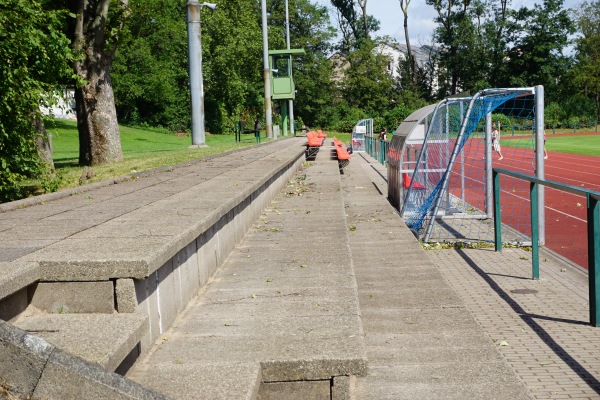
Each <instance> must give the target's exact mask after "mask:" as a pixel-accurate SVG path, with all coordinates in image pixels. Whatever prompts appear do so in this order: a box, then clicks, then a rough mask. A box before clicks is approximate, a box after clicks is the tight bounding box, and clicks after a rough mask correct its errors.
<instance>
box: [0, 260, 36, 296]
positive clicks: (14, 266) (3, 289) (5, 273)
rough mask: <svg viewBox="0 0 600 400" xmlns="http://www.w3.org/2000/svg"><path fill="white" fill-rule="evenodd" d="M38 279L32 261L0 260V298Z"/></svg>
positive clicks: (34, 264)
mask: <svg viewBox="0 0 600 400" xmlns="http://www.w3.org/2000/svg"><path fill="white" fill-rule="evenodd" d="M38 279H39V265H38V264H37V263H34V262H22V263H21V262H0V300H2V299H4V298H6V297H8V296H10V295H12V294H14V293H16V292H18V291H19V290H21V289H23V288H26V287H27V286H29V285H31V284H32V283H34V282H35V281H37V280H38Z"/></svg>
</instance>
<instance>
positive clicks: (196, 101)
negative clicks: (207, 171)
mask: <svg viewBox="0 0 600 400" xmlns="http://www.w3.org/2000/svg"><path fill="white" fill-rule="evenodd" d="M187 8H188V21H187V22H188V41H189V58H190V90H191V95H192V147H203V146H206V143H205V135H204V87H203V83H202V44H201V42H200V9H201V8H202V6H201V5H200V4H198V0H190V1H188V3H187Z"/></svg>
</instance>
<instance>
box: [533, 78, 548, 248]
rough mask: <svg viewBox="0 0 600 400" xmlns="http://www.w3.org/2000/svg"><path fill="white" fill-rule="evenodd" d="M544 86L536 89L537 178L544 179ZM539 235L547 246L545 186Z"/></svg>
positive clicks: (540, 191) (540, 188) (540, 196)
mask: <svg viewBox="0 0 600 400" xmlns="http://www.w3.org/2000/svg"><path fill="white" fill-rule="evenodd" d="M544 128H545V127H544V86H542V85H538V86H536V87H535V150H536V152H535V165H536V177H537V178H538V179H544V175H545V174H544ZM537 200H538V207H537V209H538V224H539V225H538V234H539V239H540V242H539V245H540V246H543V245H545V244H546V212H545V209H544V204H545V199H544V186H543V185H538V195H537Z"/></svg>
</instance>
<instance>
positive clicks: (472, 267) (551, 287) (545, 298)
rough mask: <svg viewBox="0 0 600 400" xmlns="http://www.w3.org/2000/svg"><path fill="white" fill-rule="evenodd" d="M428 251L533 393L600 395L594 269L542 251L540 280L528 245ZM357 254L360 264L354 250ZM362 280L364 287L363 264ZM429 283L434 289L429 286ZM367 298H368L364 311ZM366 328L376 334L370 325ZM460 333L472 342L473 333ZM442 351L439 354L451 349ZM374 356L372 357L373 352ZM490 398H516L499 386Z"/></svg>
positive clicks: (376, 176)
mask: <svg viewBox="0 0 600 400" xmlns="http://www.w3.org/2000/svg"><path fill="white" fill-rule="evenodd" d="M364 158H365V163H366V164H367V165H368V166H369V167H370V168H371V170H372V171H374V172H373V173H372V177H373V181H376V182H378V187H379V190H380V191H381V192H383V193H387V186H386V182H385V180H384V179H383V177H385V175H386V174H385V171H386V170H385V167H383V166H382V165H380V164H378V163H377V162H376V161H375V160H373V159H372V158H370V157H369V156H368V155H366V156H365V157H364ZM353 161H354V160H353ZM375 171H376V172H375ZM365 186H366V185H365ZM351 238H352V236H351ZM385 241H386V242H387V238H386V239H385ZM424 255H425V256H426V258H427V259H430V260H431V261H433V263H434V265H435V267H436V269H437V271H439V273H440V274H441V275H442V276H443V278H444V280H445V281H446V282H447V284H448V285H449V287H450V288H451V289H452V290H453V291H454V292H455V293H456V294H457V296H458V297H459V298H460V300H461V301H462V304H463V305H464V308H465V310H468V311H469V313H470V314H471V315H472V316H473V318H474V319H475V320H476V321H477V323H478V324H479V325H480V327H481V329H482V330H483V332H484V333H485V336H486V337H487V339H486V342H487V343H493V345H494V346H495V347H496V350H497V351H498V352H499V354H500V355H501V356H502V358H504V359H505V360H506V362H507V363H508V364H509V365H510V368H511V369H512V370H513V371H514V373H515V374H516V375H517V376H518V378H519V380H520V381H521V382H522V383H523V384H524V385H525V387H526V389H527V392H528V394H529V396H531V398H535V399H600V353H599V352H598V349H599V348H600V329H599V328H594V327H592V326H591V325H589V323H588V321H589V306H588V277H587V271H586V270H584V269H582V268H581V267H579V266H576V265H573V264H570V263H568V262H565V260H563V259H561V258H560V257H555V256H554V255H553V254H552V253H549V252H544V251H542V253H541V256H540V259H541V263H540V280H539V281H535V280H532V279H531V253H528V252H526V251H525V250H523V249H517V248H505V249H503V251H502V252H495V251H494V249H493V248H478V249H458V250H456V249H439V250H427V251H426V252H424ZM353 258H354V260H355V264H356V265H357V266H358V265H359V263H358V262H357V260H356V255H355V252H354V251H353ZM399 264H404V262H401V263H399ZM357 281H358V284H359V291H360V287H361V280H360V278H359V270H358V267H357ZM422 290H424V291H430V289H429V288H427V287H424V286H423V287H422ZM431 295H432V296H434V293H431ZM362 304H363V298H362V297H361V310H363V308H362ZM364 317H365V315H364V311H363V318H364ZM404 329H406V327H405V328H404ZM435 330H437V328H436V327H435V326H432V331H431V332H430V333H431V334H438V333H433V332H435ZM365 331H366V332H367V335H368V328H366V327H365ZM367 337H368V336H367ZM457 340H459V341H460V342H461V343H464V342H465V341H467V340H469V339H468V338H467V337H463V338H457ZM367 344H368V342H367ZM367 348H368V347H367ZM439 350H440V351H439V353H438V354H437V355H436V357H442V356H443V354H445V353H447V351H448V349H441V348H440V349H439ZM368 354H369V355H370V353H368ZM369 361H370V363H372V358H369ZM490 378H491V379H495V377H493V376H490ZM433 397H434V396H431V397H428V396H425V397H415V398H433ZM482 397H483V396H473V397H472V398H482ZM486 398H511V397H503V396H501V395H500V393H497V394H494V395H492V396H486Z"/></svg>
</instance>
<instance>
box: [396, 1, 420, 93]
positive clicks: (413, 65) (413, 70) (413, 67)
mask: <svg viewBox="0 0 600 400" xmlns="http://www.w3.org/2000/svg"><path fill="white" fill-rule="evenodd" d="M409 5H410V0H400V9H401V10H402V15H404V40H405V41H406V59H407V61H408V66H409V72H410V78H411V81H412V83H413V84H414V83H416V81H417V62H416V60H415V57H414V55H413V54H412V48H411V47H410V36H409V35H408V6H409Z"/></svg>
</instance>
